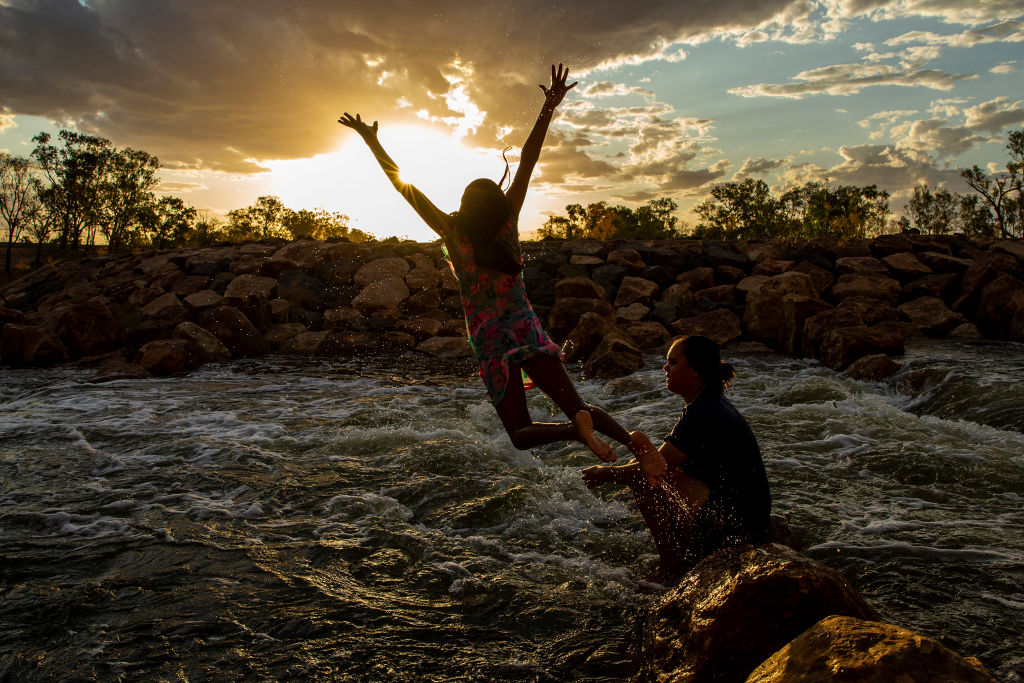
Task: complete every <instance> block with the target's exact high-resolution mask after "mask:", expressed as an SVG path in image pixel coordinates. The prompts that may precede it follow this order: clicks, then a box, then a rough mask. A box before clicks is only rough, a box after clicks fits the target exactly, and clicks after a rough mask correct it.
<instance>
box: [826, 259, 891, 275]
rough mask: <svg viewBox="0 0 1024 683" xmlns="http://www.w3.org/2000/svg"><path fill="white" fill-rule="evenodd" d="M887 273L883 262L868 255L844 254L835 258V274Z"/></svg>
mask: <svg viewBox="0 0 1024 683" xmlns="http://www.w3.org/2000/svg"><path fill="white" fill-rule="evenodd" d="M850 274H860V275H885V276H888V275H889V269H888V268H886V267H885V264H884V263H882V262H881V261H879V260H878V259H876V258H872V257H870V256H844V257H842V258H837V259H836V275H839V276H840V277H842V276H843V275H850Z"/></svg>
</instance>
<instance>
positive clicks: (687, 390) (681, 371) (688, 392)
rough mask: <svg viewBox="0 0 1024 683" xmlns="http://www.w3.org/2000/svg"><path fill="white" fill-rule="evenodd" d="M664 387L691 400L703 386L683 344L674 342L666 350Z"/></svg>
mask: <svg viewBox="0 0 1024 683" xmlns="http://www.w3.org/2000/svg"><path fill="white" fill-rule="evenodd" d="M664 370H665V387H666V388H667V389H668V390H669V391H671V392H672V393H673V394H679V395H680V396H682V397H684V398H687V399H688V400H692V399H693V398H695V397H696V395H697V394H699V393H700V390H701V389H703V388H704V386H703V385H704V380H702V379H701V378H700V375H698V374H697V371H696V370H694V369H693V367H692V366H691V365H690V362H689V360H687V358H686V352H685V351H684V350H683V345H682V344H680V343H679V342H676V343H675V344H673V345H672V347H671V348H670V349H669V350H668V356H667V357H666V360H665V366H664Z"/></svg>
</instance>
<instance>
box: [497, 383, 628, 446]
mask: <svg viewBox="0 0 1024 683" xmlns="http://www.w3.org/2000/svg"><path fill="white" fill-rule="evenodd" d="M535 381H536V380H535ZM495 410H496V411H497V412H498V417H499V419H501V424H502V425H503V426H504V427H505V431H506V432H508V435H509V438H510V439H512V445H513V446H515V447H516V448H518V449H520V450H526V449H528V448H534V447H536V446H543V445H544V444H549V443H554V442H556V441H579V442H581V443H583V444H584V445H586V446H587V447H588V448H590V449H591V450H592V451H594V453H595V454H597V455H598V456H600V457H602V458H605V459H607V458H608V457H611V458H612V459H614V458H615V454H614V453H612V452H611V448H610V447H609V446H608V444H606V443H605V442H604V441H602V440H601V439H599V438H597V436H595V435H594V427H593V422H592V421H591V419H590V414H589V413H587V412H586V411H582V410H581V411H578V412H577V413H576V414H573V415H572V417H573V420H572V421H571V422H534V421H533V419H532V418H531V417H530V411H529V409H528V408H527V406H526V390H525V389H524V388H523V378H522V375H521V374H520V372H519V366H517V365H512V366H510V367H509V379H508V385H507V386H506V387H505V396H504V398H502V399H501V402H499V403H498V405H496V406H495Z"/></svg>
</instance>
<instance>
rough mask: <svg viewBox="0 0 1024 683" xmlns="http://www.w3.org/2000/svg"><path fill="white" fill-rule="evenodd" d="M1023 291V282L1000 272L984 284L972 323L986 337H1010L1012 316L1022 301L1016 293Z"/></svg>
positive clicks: (1021, 306) (1020, 306) (1023, 304)
mask: <svg viewBox="0 0 1024 683" xmlns="http://www.w3.org/2000/svg"><path fill="white" fill-rule="evenodd" d="M1022 293H1024V282H1021V281H1020V280H1019V279H1017V278H1015V277H1013V276H1011V275H1006V274H1001V275H999V276H998V277H996V278H995V279H994V280H992V281H991V282H990V283H988V284H987V285H985V288H984V289H983V290H982V291H981V294H980V296H979V297H978V312H977V314H976V316H975V318H974V323H975V324H976V325H977V326H978V329H979V330H981V332H982V334H984V335H985V336H987V337H994V338H996V339H1010V338H1011V337H1012V335H1011V327H1012V323H1013V317H1014V315H1015V314H1016V313H1017V310H1018V309H1019V308H1024V301H1021V300H1018V297H1017V296H1016V295H1018V294H1022Z"/></svg>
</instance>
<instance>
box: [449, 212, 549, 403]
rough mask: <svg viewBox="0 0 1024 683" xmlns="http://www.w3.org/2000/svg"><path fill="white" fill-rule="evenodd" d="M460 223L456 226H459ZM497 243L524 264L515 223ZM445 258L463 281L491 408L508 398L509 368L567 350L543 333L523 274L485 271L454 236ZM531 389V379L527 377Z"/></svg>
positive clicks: (470, 248) (469, 323) (471, 333)
mask: <svg viewBox="0 0 1024 683" xmlns="http://www.w3.org/2000/svg"><path fill="white" fill-rule="evenodd" d="M453 222H454V221H453ZM496 239H498V240H500V241H502V242H503V243H504V245H505V246H508V247H510V248H511V252H512V253H513V254H516V256H517V257H518V259H519V262H520V264H522V260H523V259H522V254H521V252H520V249H519V226H518V224H517V222H516V219H515V217H512V218H509V220H508V222H507V223H505V225H504V226H503V227H502V229H501V231H500V232H499V233H498V235H497V237H496ZM445 242H446V248H445V249H444V253H445V256H446V258H447V259H448V263H449V264H450V265H451V268H452V272H454V273H455V277H457V278H458V280H459V293H460V295H461V298H462V308H463V310H464V311H465V314H466V330H467V332H468V334H469V343H470V344H471V345H472V347H473V351H474V352H476V358H477V361H479V363H480V377H481V378H482V379H483V381H484V386H486V387H487V394H488V395H489V396H490V398H491V403H493V404H494V405H497V404H498V403H500V402H501V399H503V398H504V397H505V387H506V386H507V385H508V380H509V365H510V364H511V363H516V364H521V363H522V362H523V361H524V360H526V359H528V358H532V357H534V356H537V355H540V354H546V355H549V356H556V357H560V356H561V349H559V348H558V345H557V344H555V343H554V342H553V341H551V339H550V338H548V336H547V334H545V332H544V330H543V329H542V328H541V325H540V320H539V319H538V318H537V314H536V313H534V312H533V308H532V307H531V306H530V301H529V300H528V299H527V298H526V288H525V287H524V285H523V274H522V272H519V273H516V274H515V275H509V274H508V273H504V272H502V271H500V270H495V269H494V268H488V267H486V266H479V265H477V264H476V262H475V260H474V258H473V245H472V244H471V243H470V241H469V240H468V239H465V238H463V237H459V236H458V235H457V234H454V230H453V231H451V232H450V233H449V237H448V239H446V240H445ZM523 378H524V380H525V381H526V386H527V387H529V386H530V383H529V378H528V377H527V376H526V373H525V371H524V372H523Z"/></svg>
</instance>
